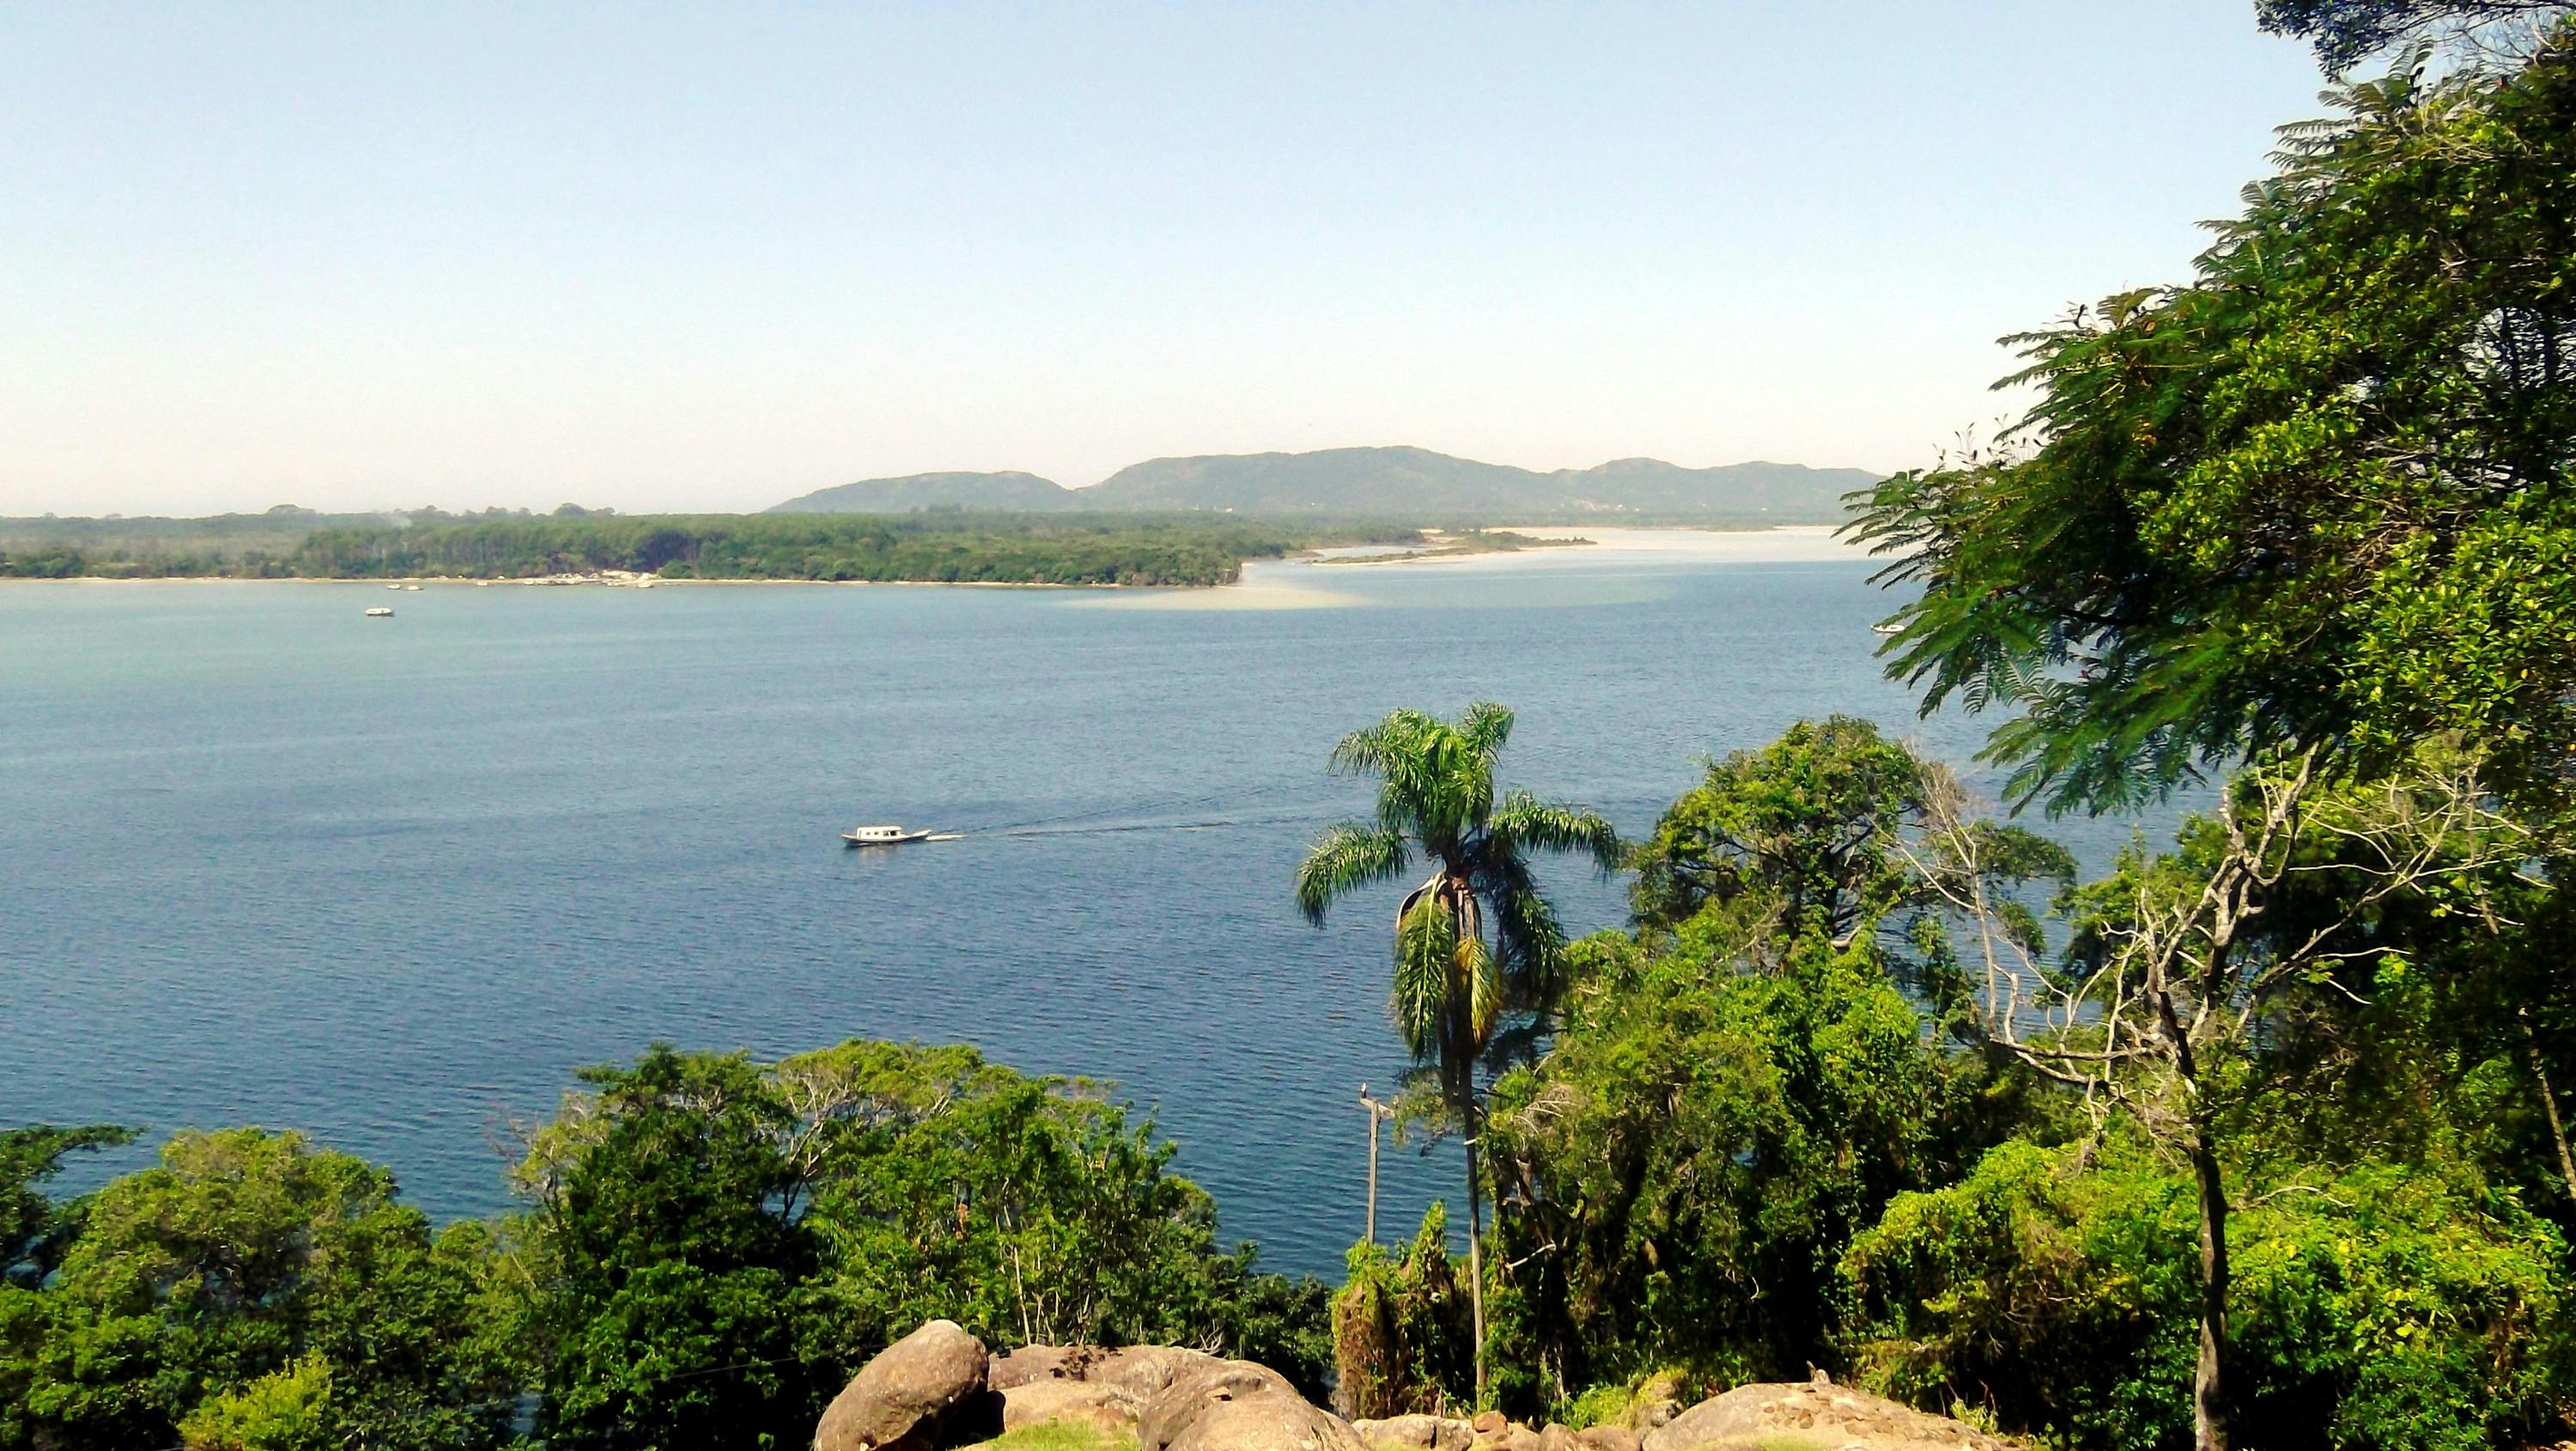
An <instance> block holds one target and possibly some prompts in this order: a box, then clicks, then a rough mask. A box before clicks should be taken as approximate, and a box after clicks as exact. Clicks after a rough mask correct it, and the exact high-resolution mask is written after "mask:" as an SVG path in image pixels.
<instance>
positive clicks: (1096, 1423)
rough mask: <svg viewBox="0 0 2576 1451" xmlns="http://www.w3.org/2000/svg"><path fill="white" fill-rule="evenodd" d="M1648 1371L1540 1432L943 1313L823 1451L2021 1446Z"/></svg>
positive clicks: (829, 1423)
mask: <svg viewBox="0 0 2576 1451" xmlns="http://www.w3.org/2000/svg"><path fill="white" fill-rule="evenodd" d="M1678 1391H1679V1388H1678V1386H1671V1385H1658V1384H1654V1383H1650V1384H1649V1385H1648V1386H1647V1387H1646V1388H1645V1391H1644V1393H1641V1394H1640V1395H1639V1396H1638V1398H1637V1404H1636V1406H1635V1407H1634V1409H1633V1411H1632V1413H1631V1417H1630V1419H1631V1421H1632V1423H1633V1424H1631V1425H1624V1426H1592V1427H1588V1428H1586V1429H1584V1430H1581V1431H1575V1430H1570V1429H1568V1428H1567V1427H1564V1426H1561V1425H1556V1424H1553V1423H1551V1424H1550V1425H1548V1426H1546V1427H1545V1428H1544V1429H1532V1428H1531V1427H1529V1426H1526V1425H1523V1424H1521V1423H1519V1422H1517V1421H1513V1420H1509V1419H1507V1418H1505V1417H1504V1416H1503V1415H1502V1414H1501V1413H1499V1412H1495V1411H1487V1412H1484V1413H1483V1414H1481V1415H1478V1416H1476V1417H1475V1418H1474V1419H1472V1420H1467V1419H1461V1418H1458V1417H1453V1416H1433V1415H1406V1416H1389V1417H1387V1418H1386V1419H1384V1420H1376V1421H1360V1422H1357V1423H1353V1422H1348V1421H1344V1420H1343V1419H1341V1418H1340V1417H1339V1416H1336V1415H1334V1414H1332V1413H1331V1412H1329V1411H1325V1410H1322V1409H1319V1408H1317V1407H1316V1406H1314V1405H1312V1404H1310V1403H1309V1402H1308V1401H1307V1400H1306V1398H1305V1397H1304V1396H1302V1395H1300V1394H1298V1392H1297V1388H1296V1387H1295V1386H1294V1385H1292V1384H1291V1383H1290V1382H1289V1380H1288V1378H1287V1377H1286V1376H1283V1375H1281V1374H1279V1373H1278V1372H1277V1371H1275V1370H1271V1369H1270V1368H1268V1367H1266V1366H1261V1365H1255V1364H1253V1363H1252V1362H1250V1361H1246V1360H1221V1359H1219V1358H1217V1357H1216V1356H1213V1355H1208V1354H1206V1353H1204V1352H1201V1351H1196V1350H1179V1349H1173V1348H1168V1347H1162V1346H1131V1347H1128V1348H1126V1349H1121V1350H1105V1349H1102V1348H1100V1347H1097V1346H1080V1345H1073V1346H1059V1345H1034V1346H1028V1347H1025V1348H1023V1349H1020V1350H1012V1351H1004V1352H1000V1353H997V1354H994V1355H991V1356H989V1357H988V1356H987V1355H986V1354H985V1352H984V1347H983V1345H982V1344H981V1343H980V1342H978V1341H977V1340H976V1339H975V1337H974V1336H972V1335H969V1334H967V1333H966V1332H965V1331H964V1330H962V1329H960V1328H959V1327H958V1326H956V1325H954V1324H951V1323H950V1322H948V1321H945V1320H934V1321H932V1322H930V1323H929V1324H927V1325H924V1326H922V1327H921V1328H920V1329H919V1330H916V1331H914V1332H913V1333H912V1334H910V1335H907V1336H905V1337H904V1338H903V1339H901V1340H899V1341H896V1342H895V1343H894V1344H893V1345H892V1346H889V1347H888V1348H887V1349H886V1351H885V1352H884V1353H883V1354H881V1355H879V1356H878V1357H877V1358H876V1359H874V1360H871V1361H869V1362H868V1363H867V1365H866V1366H865V1367H864V1368H862V1369H861V1370H860V1371H859V1373H858V1375H857V1376H855V1377H854V1378H852V1380H851V1381H850V1384H849V1386H848V1387H847V1388H846V1389H844V1390H843V1391H842V1392H841V1394H840V1396H839V1397H838V1398H837V1399H835V1400H834V1401H833V1402H832V1407H831V1409H830V1410H828V1411H826V1412H825V1413H824V1415H823V1421H822V1424H821V1425H820V1426H818V1427H816V1428H815V1432H814V1446H815V1451H947V1448H951V1447H959V1446H965V1445H968V1444H970V1443H972V1442H976V1441H980V1440H983V1439H985V1438H987V1437H990V1436H993V1435H997V1434H1002V1433H1006V1432H1010V1431H1017V1430H1020V1429H1022V1428H1024V1427H1031V1426H1045V1425H1080V1426H1086V1427H1090V1428H1092V1429H1095V1430H1097V1431H1099V1432H1100V1433H1102V1434H1103V1435H1105V1436H1107V1437H1109V1438H1111V1439H1112V1440H1115V1441H1126V1440H1128V1439H1130V1438H1132V1439H1133V1440H1134V1442H1135V1444H1136V1447H1137V1451H2012V1443H2010V1442H2007V1441H2005V1440H2003V1439H2001V1438H1999V1437H1995V1436H1990V1435H1987V1434H1985V1433H1984V1432H1981V1431H1978V1430H1977V1429H1975V1428H1974V1427H1971V1426H1967V1425H1963V1424H1961V1423H1960V1422H1957V1421H1954V1420H1950V1419H1948V1418H1947V1417H1943V1416H1932V1415H1926V1414H1924V1413H1923V1412H1921V1411H1916V1410H1912V1409H1910V1408H1908V1407H1905V1406H1902V1405H1899V1404H1897V1403H1896V1402H1894V1401H1890V1400H1883V1399H1881V1398H1879V1397H1877V1396H1872V1395H1864V1394H1862V1393H1861V1392H1858V1391H1853V1390H1846V1389H1844V1388H1842V1387H1840V1386H1837V1385H1834V1384H1832V1383H1831V1382H1830V1381H1827V1380H1825V1379H1824V1378H1822V1377H1821V1376H1819V1377H1818V1378H1817V1379H1816V1380H1815V1381H1814V1382H1812V1383H1809V1384H1805V1385H1747V1386H1738V1387H1736V1388H1735V1389H1733V1390H1731V1391H1728V1392H1726V1393H1725V1394H1723V1395H1720V1396H1715V1397H1712V1398H1710V1399H1708V1400H1704V1401H1701V1402H1699V1403H1698V1404H1697V1405H1694V1406H1691V1407H1689V1408H1688V1409H1687V1410H1685V1409H1682V1408H1681V1406H1680V1404H1679V1402H1680V1396H1679V1393H1678Z"/></svg>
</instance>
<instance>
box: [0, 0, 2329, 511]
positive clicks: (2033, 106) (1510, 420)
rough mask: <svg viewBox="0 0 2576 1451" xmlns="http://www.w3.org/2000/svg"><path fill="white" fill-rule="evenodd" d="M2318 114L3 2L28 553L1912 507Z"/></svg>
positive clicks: (778, 14)
mask: <svg viewBox="0 0 2576 1451" xmlns="http://www.w3.org/2000/svg"><path fill="white" fill-rule="evenodd" d="M2321 84H2322V82H2321V80H2320V78H2319V76H2318V75H2317V72H2316V70H2315V67H2314V65H2313V63H2312V61H2311V59H2310V58H2309V56H2308V54H2307V53H2306V51H2305V50H2304V49H2302V48H2301V47H2299V46H2297V45H2295V44H2292V43H2290V42H2286V41H2282V40H2279V39H2276V38H2273V37H2270V36H2265V35H2262V34H2261V33H2259V32H2258V31H2257V30H2256V29H2255V26H2254V21H2253V16H2252V6H2251V3H2250V0H2046V3H2042V0H2029V3H1989V4H1969V3H1948V4H1944V3H1930V0H1890V3H1870V4H1863V3H1832V0H1811V3H1777V4H1760V3H1741V4H1718V3H1706V4H1699V5H1680V4H1610V3H1600V0H1593V3H1584V4H1565V5H1525V4H1509V3H1476V4H1465V3H1461V4H1406V3H1376V4H1334V3H1302V4H1284V3H1282V4H1268V3H1254V0H1241V3H1201V4H1178V3H1163V4H1132V5H1130V4H1119V3H1096V4H1080V5H1075V4H1066V5H1049V4H1042V3H1035V0H1031V3H1022V4H1010V5H977V4H969V3H943V4H921V5H905V4H894V3H883V4H835V5H814V6H796V5H762V4H752V3H742V4H726V5H700V6H681V5H661V6H635V5H598V6H586V5H575V4H530V3H513V4H506V5H477V4H472V3H447V4H439V5H435V6H428V5H423V6H417V7H412V6H404V5H397V4H370V5H364V6H352V5H343V4H317V5H311V6H299V5H289V4H272V5H264V6H233V5H203V4H187V5H176V6H170V7H166V8H165V7H146V6H139V5H130V4H114V3H104V4H97V5H75V4H69V3H60V4H9V5H6V6H5V7H0V514H36V513H45V512H55V513H62V514H100V513H125V514H141V513H159V514H196V513H209V512H218V511H224V510H236V509H244V510H247V509H261V508H266V507H268V506H270V505H273V504H279V503H294V504H301V505H304V506H307V507H312V508H323V509H372V508H390V507H409V506H418V505H424V504H434V505H438V506H441V507H446V508H451V509H458V508H480V507H483V506H486V505H492V504H499V505H504V506H508V507H523V506H524V507H532V508H538V509H545V508H551V507H553V506H554V505H556V504H559V503H562V502H566V501H575V502H580V503H583V504H587V505H593V506H599V505H605V506H611V507H615V508H618V509H621V510H625V511H627V512H639V511H646V510H734V509H757V508H762V507H766V506H767V505H769V504H772V503H775V502H777V501H779V500H781V499H785V498H788V497H790V496H792V495H795V494H799V493H803V492H806V491H808V490H810V489H814V488H818V487H823V486H826V485H830V484H835V483H842V482H847V481H849V480H852V479H857V478H865V477H873V476H881V475H890V474H903V473H915V472H924V471H931V470H945V469H1026V470H1029V471H1031V472H1035V473H1039V474H1043V475H1045V476H1047V477H1049V478H1053V479H1056V480H1058V481H1059V482H1062V483H1066V484H1071V485H1083V484H1089V483H1094V482H1097V481H1098V480H1099V479H1101V478H1103V477H1105V476H1107V475H1108V474H1109V473H1111V472H1112V471H1114V470H1116V469H1118V468H1119V467H1121V466H1124V465H1126V464H1129V463H1133V462H1136V461H1138V460H1141V459H1146V458H1152V457H1158V456H1166V455H1179V454H1197V453H1234V452H1252V451H1259V450H1270V449H1281V450H1303V449H1312V448H1327V447H1338V446H1345V445H1361V444H1392V443H1409V444H1416V445H1420V446H1422V447H1426V448H1433V449H1439V450H1442V451H1444V452H1449V453H1456V454H1462V455H1465V456H1468V457H1472V458H1479V459H1485V460H1488V461H1492V462H1497V463H1509V464H1518V465H1523V466H1526V467H1531V468H1540V469H1552V468H1560V467H1587V466H1589V465H1592V464H1596V463H1600V462H1602V461H1604V460H1607V459H1612V458H1620V457H1631V456H1638V455H1646V456H1652V457H1659V458H1664V459H1669V460H1671V461H1673V462H1676V463H1682V464H1687V465H1692V466H1705V465H1712V464H1720V463H1731V462H1737V461H1741V460H1746V459H1756V458H1760V459H1773V460H1782V461H1788V462H1796V463H1807V464H1814V465H1818V466H1850V467H1860V468H1870V469H1880V470H1890V469H1895V468H1900V467H1906V466H1910V465H1913V464H1918V463H1923V462H1928V461H1930V460H1931V459H1932V458H1933V457H1935V456H1937V454H1938V453H1939V452H1940V451H1941V450H1942V449H1943V448H1944V447H1947V446H1950V445H1952V444H1954V443H1955V441H1956V440H1957V438H1958V436H1959V435H1960V433H1961V431H1962V430H1963V429H1968V428H1977V429H1980V430H1981V431H1985V430H1987V429H1990V427H1991V425H1992V424H1993V422H1994V421H1995V420H1996V419H1997V418H1998V417H2000V416H2001V415H2003V414H2004V413H2005V412H2007V411H2009V408H2010V404H2011V400H2010V399H2009V398H2008V397H2003V396H1999V395H1996V394H1994V393H1992V392H1990V391H1989V390H1988V385H1989V384H1990V383H1991V381H1992V380H1993V379H1995V378H1996V377H1998V376H2000V375H2001V374H2003V373H2004V372H2006V371H2008V370H2009V368H2010V366H2011V362H2012V360H2011V357H2010V355H2009V354H2008V353H2006V352H2005V351H2004V350H2002V349H2000V348H1999V347H1998V346H1997V345H1996V343H1995V339H1996V338H1997V337H1998V336H1999V335H2001V334H2004V333H2007V332H2011V331H2015V330H2019V329H2022V328H2027V327H2031V326H2034V325H2039V324H2043V323H2045V322H2047V321H2049V320H2050V319H2052V318H2054V317H2056V316H2058V315H2059V314H2061V313H2062V312H2063V311H2064V309H2065V308H2066V307H2067V306H2068V305H2070V304H2071V303H2074V302H2076V301H2079V300H2085V299H2091V298H2095V297H2099V296H2101V295H2103V294H2106V293H2109V292H2112V291H2116V290H2119V289H2121V288H2124V287H2129V286H2138V285H2146V284H2151V283H2156V282H2164V281H2172V280H2178V279H2180V278H2183V277H2185V276H2187V275H2188V270H2189V265H2190V259H2191V257H2192V256H2193V254H2194V253H2195V252H2197V251H2198V250H2199V249H2200V247H2201V246H2202V245H2203V244H2204V240H2205V237H2204V234H2203V233H2202V232H2201V231H2200V230H2199V229H2198V227H2197V226H2196V223H2197V222H2198V221H2199V220H2200V219H2203V218H2207V217H2212V216H2218V215H2222V214H2225V213H2227V212H2230V211H2232V210H2234V208H2235V205H2236V194H2237V191H2238V189H2239V188H2240V187H2241V186H2242V185H2243V184H2244V183H2245V182H2246V181H2247V180H2249V179H2251V178H2253V177H2255V176H2258V175H2260V174H2262V173H2263V172H2264V170H2265V169H2266V168H2265V163H2264V157H2265V154H2266V152H2267V151H2268V150H2269V149H2270V146H2271V144H2272V128H2273V127H2274V126H2275V125H2277V124H2279V123H2281V122H2283V121H2288V120H2293V119H2297V118H2301V117H2305V116H2310V115H2313V114H2316V113H2317V111H2318V109H2319V108H2318V106H2317V104H2316V101H2315V95H2316V92H2317V90H2318V89H2319V88H2320V86H2321Z"/></svg>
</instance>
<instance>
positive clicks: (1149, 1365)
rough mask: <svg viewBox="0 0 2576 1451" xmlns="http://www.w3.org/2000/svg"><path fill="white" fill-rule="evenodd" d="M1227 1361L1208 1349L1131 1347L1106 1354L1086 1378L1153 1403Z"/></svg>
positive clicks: (1087, 1369)
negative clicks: (1179, 1384)
mask: <svg viewBox="0 0 2576 1451" xmlns="http://www.w3.org/2000/svg"><path fill="white" fill-rule="evenodd" d="M1224 1364H1226V1362H1225V1361H1222V1360H1219V1359H1218V1358H1217V1357H1215V1356H1213V1355H1210V1354H1208V1353H1207V1352H1206V1351H1204V1350H1183V1349H1181V1348H1179V1347H1178V1346H1171V1345H1128V1346H1122V1347H1120V1348H1119V1349H1117V1350H1111V1351H1106V1352H1104V1353H1102V1355H1101V1356H1100V1358H1099V1359H1097V1360H1095V1361H1092V1362H1091V1363H1090V1364H1089V1365H1087V1366H1085V1367H1084V1368H1083V1372H1082V1378H1083V1379H1085V1380H1088V1381H1094V1382H1098V1383H1100V1384H1103V1385H1114V1386H1116V1387H1118V1388H1119V1389H1120V1390H1124V1391H1129V1392H1132V1393H1133V1394H1135V1395H1136V1396H1138V1397H1140V1398H1142V1399H1145V1400H1151V1399H1153V1398H1154V1397H1156V1396H1158V1395H1161V1394H1162V1393H1163V1392H1165V1391H1167V1390H1170V1389H1171V1388H1172V1386H1173V1384H1174V1383H1175V1382H1177V1381H1179V1380H1181V1379H1182V1378H1183V1377H1185V1376H1190V1375H1195V1374H1197V1373H1199V1372H1201V1371H1204V1370H1207V1369H1209V1368H1211V1367H1213V1366H1219V1365H1224Z"/></svg>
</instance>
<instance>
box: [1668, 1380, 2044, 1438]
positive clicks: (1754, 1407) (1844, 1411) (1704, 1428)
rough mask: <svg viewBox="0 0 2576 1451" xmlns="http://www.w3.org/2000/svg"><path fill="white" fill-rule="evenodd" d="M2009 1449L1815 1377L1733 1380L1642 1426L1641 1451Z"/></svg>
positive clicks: (1965, 1427)
mask: <svg viewBox="0 0 2576 1451" xmlns="http://www.w3.org/2000/svg"><path fill="white" fill-rule="evenodd" d="M1756 1447H1761V1448H1766V1451H1767V1448H1772V1447H1779V1448H1784V1451H1785V1448H1790V1447H1801V1448H1803V1447H1815V1448H1819V1451H2011V1447H2012V1443H2010V1442H2008V1441H2005V1440H2003V1439H2002V1438H2000V1437H1996V1436H1989V1435H1987V1434H1985V1433H1984V1432H1982V1431H1979V1430H1977V1429H1976V1428H1975V1427H1973V1426H1968V1425H1964V1424H1962V1423H1960V1422H1958V1421H1953V1420H1951V1419H1950V1418H1948V1417H1946V1416H1930V1415H1925V1414H1924V1413H1923V1412H1921V1411H1918V1410H1915V1409H1913V1408H1912V1407H1910V1406H1903V1405H1899V1404H1897V1403H1896V1402H1894V1401H1891V1400H1886V1399H1883V1398H1881V1397H1878V1396H1873V1395H1868V1394H1864V1393H1863V1392H1860V1391H1855V1390H1849V1389H1846V1388H1844V1387H1842V1386H1838V1385H1835V1384H1833V1383H1832V1382H1830V1381H1826V1380H1823V1379H1818V1380H1816V1381H1813V1382H1810V1383H1808V1384H1804V1385H1783V1384H1764V1385H1746V1386H1737V1387H1736V1388H1735V1389H1733V1390H1731V1391H1728V1392H1727V1393H1726V1394H1724V1395H1721V1396H1716V1397H1712V1398H1711V1399H1708V1400H1705V1401H1702V1402H1700V1403H1699V1404H1698V1405H1695V1406H1693V1407H1691V1408H1690V1409H1689V1410H1687V1411H1684V1412H1682V1413H1681V1414H1680V1415H1678V1416H1676V1417H1674V1418H1673V1419H1672V1420H1671V1421H1670V1422H1668V1423H1666V1424H1664V1425H1662V1426H1659V1427H1657V1428H1655V1429H1654V1430H1652V1431H1649V1432H1647V1433H1646V1437H1645V1446H1644V1451H1754V1448H1756Z"/></svg>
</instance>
